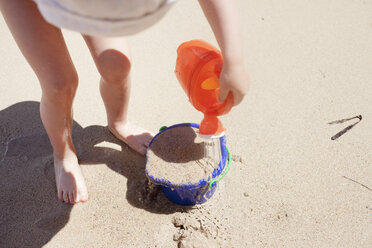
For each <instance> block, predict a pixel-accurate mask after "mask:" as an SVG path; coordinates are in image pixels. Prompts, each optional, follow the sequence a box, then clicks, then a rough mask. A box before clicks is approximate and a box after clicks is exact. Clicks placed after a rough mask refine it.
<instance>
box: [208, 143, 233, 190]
mask: <svg viewBox="0 0 372 248" xmlns="http://www.w3.org/2000/svg"><path fill="white" fill-rule="evenodd" d="M226 150H227V165H226V167H225V170H224V171H223V172H222V174H221V175H220V176H219V177H218V178H215V179H213V180H212V181H210V182H209V184H208V187H209V188H212V186H213V184H214V183H218V182H219V181H221V179H222V178H224V176H226V174H227V172H229V170H230V164H231V153H230V150H229V148H227V147H226Z"/></svg>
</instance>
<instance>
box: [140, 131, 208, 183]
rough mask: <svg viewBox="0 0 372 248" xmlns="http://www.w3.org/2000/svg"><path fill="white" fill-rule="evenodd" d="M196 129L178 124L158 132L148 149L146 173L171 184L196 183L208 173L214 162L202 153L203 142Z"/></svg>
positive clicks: (205, 177)
mask: <svg viewBox="0 0 372 248" xmlns="http://www.w3.org/2000/svg"><path fill="white" fill-rule="evenodd" d="M196 131H197V129H196V128H192V127H187V126H180V127H175V128H171V129H167V130H165V131H164V132H162V133H160V134H159V135H158V136H157V137H156V139H154V141H153V143H152V144H151V146H150V149H149V151H148V153H147V159H148V162H147V165H146V169H147V171H148V173H149V175H152V176H154V177H156V178H159V179H166V180H169V181H171V182H172V183H173V184H181V183H187V182H191V183H197V182H198V181H199V180H201V179H207V178H208V177H210V176H211V175H212V172H213V170H214V169H215V165H213V163H211V160H209V159H206V158H205V157H204V148H205V143H204V142H203V140H202V139H201V138H199V137H198V135H197V133H196Z"/></svg>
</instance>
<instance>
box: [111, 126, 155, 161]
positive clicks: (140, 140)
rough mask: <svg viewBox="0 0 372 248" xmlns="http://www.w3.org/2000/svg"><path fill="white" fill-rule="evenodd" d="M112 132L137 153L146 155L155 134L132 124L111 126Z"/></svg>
mask: <svg viewBox="0 0 372 248" xmlns="http://www.w3.org/2000/svg"><path fill="white" fill-rule="evenodd" d="M109 130H110V132H111V133H112V134H113V135H115V136H116V138H118V139H120V140H122V141H124V143H125V144H127V145H128V146H130V147H131V148H132V149H133V150H135V151H136V152H138V153H140V154H142V155H145V154H146V150H147V147H148V146H149V144H150V141H151V139H152V138H153V137H154V135H153V134H151V133H150V132H148V131H146V130H145V129H143V128H141V127H138V126H136V125H133V124H131V123H128V122H127V123H125V124H116V125H112V126H110V125H109Z"/></svg>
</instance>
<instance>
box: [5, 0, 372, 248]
mask: <svg viewBox="0 0 372 248" xmlns="http://www.w3.org/2000/svg"><path fill="white" fill-rule="evenodd" d="M237 2H238V4H239V10H240V12H241V19H242V28H243V34H244V37H243V38H244V45H245V57H246V63H247V66H248V70H249V74H250V76H251V80H252V86H251V89H250V91H249V93H248V95H247V97H246V98H245V100H244V101H243V102H242V103H241V105H239V106H238V107H236V108H234V109H232V111H231V112H230V113H229V114H228V115H227V116H225V117H223V118H222V123H223V124H224V126H225V127H226V128H227V130H226V140H227V146H228V147H229V149H230V151H231V153H232V155H233V161H232V163H231V169H230V171H229V173H228V174H227V175H226V176H225V178H224V179H223V180H222V181H220V183H219V185H218V188H217V190H216V193H215V194H214V195H213V197H212V198H211V199H210V200H208V201H207V203H205V204H203V205H201V206H195V207H191V208H185V207H180V206H177V205H175V204H172V203H171V202H169V201H168V200H167V199H166V197H165V196H164V195H163V194H162V193H161V191H160V190H159V188H157V187H156V186H153V185H149V184H148V181H147V180H146V176H145V158H144V157H142V156H139V155H138V154H136V153H135V152H133V151H132V150H131V149H129V148H128V147H127V146H126V145H125V144H123V143H122V142H119V141H118V140H117V139H115V138H114V137H113V136H112V135H111V134H110V132H109V131H108V130H107V128H106V116H105V110H104V106H103V104H102V101H101V100H100V96H99V90H98V86H99V75H98V72H97V70H96V69H95V66H94V63H93V61H92V59H91V57H90V55H89V51H88V49H87V48H86V46H85V44H84V41H83V40H82V38H81V36H80V35H78V34H75V33H72V32H68V31H65V32H64V34H65V38H66V42H67V45H68V47H69V49H70V53H71V56H72V59H73V61H74V64H75V66H76V68H77V71H78V73H79V78H80V84H79V89H78V92H77V95H76V98H75V103H74V131H73V132H74V134H73V135H74V140H75V143H76V146H77V149H78V153H79V159H80V162H81V166H82V171H83V174H84V176H85V178H86V183H87V187H88V190H89V196H90V199H89V201H88V202H86V203H84V204H78V205H74V206H71V205H66V204H63V203H61V202H59V201H58V199H57V196H56V189H55V183H54V173H53V167H52V151H51V148H50V145H49V143H48V141H47V137H46V133H45V131H44V129H43V127H42V124H41V121H40V117H39V110H38V109H39V101H40V93H41V91H40V87H39V85H38V82H37V78H36V77H35V75H34V74H33V72H32V70H31V68H30V67H29V66H28V65H27V63H26V61H25V59H24V58H23V57H22V55H21V53H20V52H19V50H18V48H17V47H16V45H15V43H14V41H13V39H12V37H11V35H10V33H9V31H8V29H7V27H6V25H5V23H4V21H3V20H2V18H0V37H1V39H0V54H1V56H2V60H1V62H0V247H53V248H55V247H158V248H159V247H162V248H175V247H208V245H209V246H211V247H239V248H240V247H347V248H349V247H358V248H360V247H361V248H369V247H371V244H372V191H371V189H372V152H371V151H372V107H371V105H372V100H371V93H372V83H371V82H372V63H371V61H372V46H371V44H372V17H371V13H372V3H371V2H370V1H362V0H360V1H359V0H358V1H350V0H339V1H323V0H314V1H304V0H290V1H285V0H279V1H268V0H261V1H247V0H238V1H237ZM190 13H192V18H190ZM194 38H198V39H204V40H207V41H210V42H211V43H213V44H216V42H215V41H214V39H213V35H212V33H211V31H210V29H209V27H208V24H207V22H206V20H205V18H204V17H203V16H202V13H201V11H200V10H199V9H198V6H197V1H187V0H184V1H180V2H179V3H177V4H176V5H175V7H174V8H173V9H172V11H171V12H170V13H169V15H167V16H166V17H165V19H163V20H162V21H161V22H160V23H158V24H157V25H156V26H154V27H153V28H151V29H149V30H147V31H145V32H143V33H141V34H139V35H137V36H134V37H132V38H130V44H131V47H132V58H133V72H132V82H133V85H132V96H131V101H130V106H129V119H130V120H131V121H132V122H134V123H136V124H139V125H141V126H143V127H144V128H146V129H148V130H150V131H153V132H157V130H158V129H159V128H160V127H161V126H163V125H167V126H170V125H173V124H177V123H183V122H196V123H197V122H199V121H200V120H201V119H202V115H201V114H200V113H198V112H197V111H196V110H195V109H194V108H193V107H192V105H191V104H190V103H189V102H188V100H187V97H186V95H185V94H184V92H183V90H182V88H181V86H180V85H179V84H178V82H177V80H176V77H175V76H174V73H173V70H174V65H175V59H176V48H177V46H178V45H179V44H180V43H181V42H183V41H187V40H190V39H194ZM359 114H360V115H362V116H363V119H362V121H360V123H358V124H357V125H356V126H354V127H353V128H352V129H351V130H350V131H348V132H347V133H345V134H344V135H342V136H341V137H340V138H338V139H336V140H331V137H332V136H333V135H335V134H336V133H337V132H339V131H341V130H342V129H343V128H345V127H347V126H348V125H349V124H351V123H353V121H350V122H345V123H341V124H336V125H329V124H327V123H328V122H331V121H334V120H339V119H345V118H349V117H353V116H356V115H359Z"/></svg>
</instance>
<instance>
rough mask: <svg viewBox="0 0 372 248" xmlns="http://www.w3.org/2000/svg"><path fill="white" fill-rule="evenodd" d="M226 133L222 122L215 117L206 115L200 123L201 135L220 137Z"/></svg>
mask: <svg viewBox="0 0 372 248" xmlns="http://www.w3.org/2000/svg"><path fill="white" fill-rule="evenodd" d="M224 131H225V128H224V127H223V125H222V123H221V121H220V120H219V119H218V118H217V116H214V115H204V118H203V120H202V121H201V123H200V128H199V133H200V134H201V135H220V134H222V133H223V132H224Z"/></svg>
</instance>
